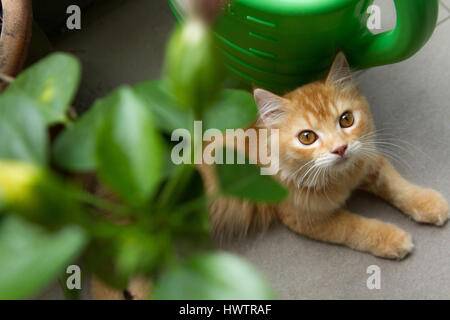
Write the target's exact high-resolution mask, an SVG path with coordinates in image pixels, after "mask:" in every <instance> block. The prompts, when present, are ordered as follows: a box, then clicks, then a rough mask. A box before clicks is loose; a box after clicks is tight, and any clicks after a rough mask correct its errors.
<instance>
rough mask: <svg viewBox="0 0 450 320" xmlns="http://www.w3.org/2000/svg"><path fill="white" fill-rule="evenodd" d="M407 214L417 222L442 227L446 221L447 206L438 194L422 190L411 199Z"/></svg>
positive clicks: (433, 191)
mask: <svg viewBox="0 0 450 320" xmlns="http://www.w3.org/2000/svg"><path fill="white" fill-rule="evenodd" d="M409 214H410V215H411V217H412V218H413V219H414V220H416V221H417V222H420V223H430V224H435V225H437V226H442V225H444V224H445V222H446V221H447V220H448V204H447V201H445V199H444V197H443V196H442V195H441V194H440V193H439V192H437V191H435V190H431V189H428V190H422V191H420V193H417V194H415V196H414V197H413V199H412V201H411V206H410V208H409Z"/></svg>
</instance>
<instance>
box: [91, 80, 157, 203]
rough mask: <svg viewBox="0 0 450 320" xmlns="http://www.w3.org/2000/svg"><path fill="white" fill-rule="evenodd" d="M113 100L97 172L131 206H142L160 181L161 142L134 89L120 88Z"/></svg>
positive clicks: (101, 134) (99, 146)
mask: <svg viewBox="0 0 450 320" xmlns="http://www.w3.org/2000/svg"><path fill="white" fill-rule="evenodd" d="M114 97H115V99H114V100H113V101H112V106H111V107H110V110H109V113H108V115H107V117H106V119H105V121H104V123H103V125H102V127H101V128H100V132H99V136H98V141H97V164H98V172H99V175H100V177H101V178H102V180H103V181H104V182H105V183H106V184H107V185H109V186H110V187H111V188H112V189H113V190H115V191H117V192H118V193H119V194H120V195H121V196H123V198H124V199H125V200H126V201H127V202H128V203H130V204H132V205H137V206H139V205H142V204H143V203H144V202H145V201H146V200H148V197H149V196H150V195H151V194H152V192H153V191H154V189H155V187H156V185H157V184H158V183H159V182H160V179H161V175H162V170H163V164H162V161H163V159H164V154H163V151H164V150H163V146H162V141H161V137H160V136H159V132H158V131H157V130H156V128H155V126H154V122H153V119H152V116H151V113H150V110H148V109H147V108H146V107H145V106H144V105H143V103H142V101H141V100H140V99H139V98H138V97H137V96H136V95H135V94H134V91H133V90H131V89H129V88H121V89H118V90H117V91H116V93H115V94H114Z"/></svg>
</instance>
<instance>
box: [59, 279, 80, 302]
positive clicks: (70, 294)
mask: <svg viewBox="0 0 450 320" xmlns="http://www.w3.org/2000/svg"><path fill="white" fill-rule="evenodd" d="M66 281H67V277H66V276H64V277H63V278H62V279H60V280H59V286H60V287H61V290H62V291H63V294H64V299H65V300H80V291H81V290H77V289H72V290H70V289H69V288H67V285H66Z"/></svg>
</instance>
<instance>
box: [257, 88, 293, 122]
mask: <svg viewBox="0 0 450 320" xmlns="http://www.w3.org/2000/svg"><path fill="white" fill-rule="evenodd" d="M253 97H254V98H255V101H256V105H257V106H258V109H259V118H260V120H261V121H262V122H263V123H265V124H266V125H271V124H274V123H276V122H277V120H280V119H281V118H282V117H283V115H284V114H285V111H284V105H285V103H287V101H288V100H287V99H285V98H283V97H280V96H277V95H276V94H274V93H272V92H269V91H267V90H264V89H259V88H258V89H255V90H254V91H253Z"/></svg>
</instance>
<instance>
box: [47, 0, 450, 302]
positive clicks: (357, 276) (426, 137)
mask: <svg viewBox="0 0 450 320" xmlns="http://www.w3.org/2000/svg"><path fill="white" fill-rule="evenodd" d="M377 2H378V3H379V4H380V5H381V6H382V9H383V12H382V13H383V27H384V28H385V29H389V28H392V27H393V26H394V25H395V19H394V17H395V14H394V11H393V5H392V0H377ZM83 18H84V19H83V27H82V30H81V31H77V32H68V35H67V37H66V38H65V39H64V40H63V41H62V42H61V43H59V44H58V45H57V49H58V50H63V51H68V52H72V53H74V54H76V55H77V56H78V57H80V58H81V60H82V62H83V68H84V71H83V83H82V87H81V90H80V93H79V96H78V98H77V104H78V105H80V106H88V105H89V104H90V103H91V102H92V101H93V100H94V99H95V98H96V97H99V96H102V95H104V94H106V93H107V92H109V91H110V90H111V89H112V88H114V87H116V86H118V85H120V84H128V83H130V84H133V83H136V82H139V81H144V80H147V79H151V78H154V77H156V76H158V75H159V73H160V71H161V62H162V58H163V52H164V48H165V42H166V39H167V37H168V34H169V31H170V30H171V28H172V26H173V23H174V22H173V18H172V15H171V13H170V11H169V9H168V6H167V1H166V0H152V1H148V0H134V1H123V0H111V1H109V2H108V3H107V4H102V5H100V6H97V7H94V8H93V9H92V10H90V11H89V12H88V13H87V15H86V16H85V17H83ZM357 78H358V81H359V83H360V87H361V88H362V90H363V91H364V93H365V94H366V95H367V97H368V100H369V101H370V103H371V104H372V109H373V113H374V116H375V120H376V125H377V127H378V128H379V129H384V130H386V132H387V133H389V134H390V135H392V141H393V142H394V143H396V144H398V145H399V146H400V147H399V148H393V149H391V151H392V152H395V153H396V154H397V156H398V157H400V158H401V161H396V160H394V161H393V162H394V163H395V164H396V166H397V167H398V169H399V170H400V171H401V172H402V173H403V174H404V175H405V176H406V177H408V178H409V179H410V180H412V181H415V182H417V183H419V184H421V185H424V186H427V187H433V188H436V189H437V190H439V191H441V192H442V193H443V194H444V196H445V197H446V198H447V199H449V200H450V170H449V169H450V165H449V159H450V122H449V120H450V87H449V83H450V0H441V3H440V14H439V25H438V27H437V29H436V31H435V34H434V35H433V37H432V39H431V41H430V42H429V43H428V44H427V45H426V46H425V48H424V49H422V50H421V51H420V52H419V53H418V54H417V55H416V56H414V57H413V58H411V59H409V60H407V61H404V62H401V63H398V64H396V65H391V66H384V67H379V68H374V69H371V70H368V71H365V72H362V73H360V74H358V76H357ZM348 207H349V208H350V209H351V210H353V211H354V212H358V213H361V214H362V215H364V216H368V217H377V218H380V219H382V220H384V221H388V222H392V223H395V224H397V225H398V226H400V227H402V228H404V229H405V230H407V231H408V232H410V233H411V234H412V235H413V237H414V241H415V245H416V249H415V251H414V253H413V254H412V255H411V256H410V257H409V258H407V259H406V260H405V261H402V262H395V261H387V260H382V259H377V258H375V257H372V256H370V255H368V254H364V253H360V252H355V251H352V250H350V249H347V248H343V247H339V246H333V245H330V244H324V243H319V242H316V241H312V240H309V239H306V238H304V237H302V236H299V235H296V234H294V233H292V232H290V231H288V230H287V229H286V228H284V227H282V226H278V227H274V228H273V229H271V230H270V231H268V232H267V233H265V234H259V235H255V236H252V237H250V238H248V239H246V240H244V241H240V242H233V243H227V244H222V245H221V247H222V248H223V249H225V250H229V251H232V252H235V253H238V254H240V255H242V256H243V257H245V258H247V259H248V260H249V261H251V262H252V263H253V264H254V265H256V266H257V267H258V268H259V269H260V270H261V271H262V272H263V273H264V274H265V276H266V277H267V279H268V280H269V281H270V282H271V284H272V285H273V287H274V288H275V289H276V291H277V292H278V293H279V295H280V297H282V298H286V299H324V298H331V299H430V298H436V299H449V298H450V272H449V271H450V269H449V266H450V250H449V246H448V242H450V230H449V228H450V226H446V227H443V228H436V227H429V226H424V225H418V224H416V223H414V222H412V221H411V220H409V219H407V218H406V217H405V216H403V215H402V214H401V213H399V212H397V211H396V210H395V209H393V208H391V207H390V206H388V205H387V204H385V203H383V202H382V201H381V200H379V199H376V198H374V197H372V196H370V195H368V194H365V193H362V192H357V193H356V194H355V195H354V196H353V198H352V199H351V200H350V201H349V203H348ZM370 265H378V266H379V267H380V268H381V289H380V290H369V289H368V288H367V286H366V280H367V278H368V276H369V275H368V274H367V273H366V270H367V267H368V266H370ZM44 297H45V298H51V297H55V295H54V294H49V293H48V292H47V293H46V294H45V295H44Z"/></svg>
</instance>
